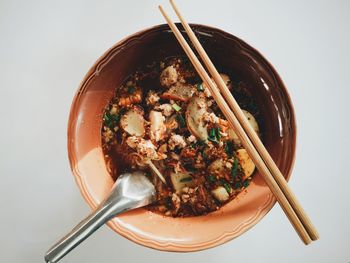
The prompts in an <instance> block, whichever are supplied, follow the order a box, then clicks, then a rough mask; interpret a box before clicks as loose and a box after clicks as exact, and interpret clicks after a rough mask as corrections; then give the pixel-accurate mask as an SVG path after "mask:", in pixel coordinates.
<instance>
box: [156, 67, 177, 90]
mask: <svg viewBox="0 0 350 263" xmlns="http://www.w3.org/2000/svg"><path fill="white" fill-rule="evenodd" d="M177 79H178V74H177V71H176V68H175V67H174V66H168V67H166V68H165V69H164V70H163V71H162V73H161V75H160V85H162V86H163V87H170V86H171V85H173V84H175V83H176V82H177Z"/></svg>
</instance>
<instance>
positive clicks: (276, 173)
mask: <svg viewBox="0 0 350 263" xmlns="http://www.w3.org/2000/svg"><path fill="white" fill-rule="evenodd" d="M170 4H171V6H172V7H173V9H174V11H175V13H176V14H177V16H178V18H179V19H180V21H181V24H182V25H183V27H184V29H185V31H186V33H187V35H188V36H189V38H190V39H191V41H192V44H193V45H194V47H195V49H196V50H197V52H198V54H199V55H200V57H201V58H202V60H203V62H204V64H205V65H206V67H207V69H208V71H209V73H210V74H211V76H212V77H213V79H214V81H215V83H216V85H217V87H219V89H220V91H221V92H222V94H223V96H224V98H225V99H226V101H227V103H228V105H229V106H230V108H231V109H232V111H233V113H234V114H235V115H236V117H237V119H238V121H239V122H240V124H241V125H242V126H243V129H244V131H245V132H246V133H247V135H248V137H249V138H250V140H251V141H252V143H253V144H254V146H255V148H256V149H257V151H258V153H259V154H260V156H261V157H262V159H263V160H264V162H265V164H266V165H267V167H268V169H269V170H270V171H271V173H272V175H273V177H274V179H275V180H276V181H277V183H278V185H279V187H280V188H281V190H282V191H283V193H284V195H285V196H286V198H287V199H288V201H289V203H290V204H291V206H292V207H293V209H294V211H295V213H296V214H297V216H298V217H299V219H300V221H301V222H302V224H303V225H304V227H305V229H306V231H307V232H308V234H309V236H310V237H311V240H317V239H318V238H319V234H318V233H317V230H316V228H315V227H314V226H313V224H312V223H311V220H310V218H309V217H308V216H307V214H306V212H305V211H304V209H303V208H302V206H301V204H300V203H299V201H298V200H297V198H296V196H295V195H294V193H293V192H292V190H291V189H290V187H289V186H288V184H287V181H286V179H285V178H284V176H283V175H282V173H281V171H280V170H279V169H278V167H277V165H276V163H275V162H274V161H273V159H272V158H271V156H270V154H269V153H268V151H267V150H266V148H265V147H264V145H263V143H262V142H261V140H260V138H259V136H258V135H257V134H256V133H255V132H254V130H253V128H252V127H251V126H250V124H249V122H248V120H247V118H246V117H245V116H244V114H243V112H242V110H241V108H240V107H239V105H238V103H237V102H236V100H235V99H234V97H233V96H232V94H231V92H230V91H229V89H228V88H227V86H226V84H225V82H224V81H223V80H222V78H221V77H220V74H219V72H218V71H217V70H216V68H215V66H214V64H213V63H212V61H211V59H210V58H209V56H208V54H207V53H206V52H205V50H204V48H203V47H202V45H201V44H200V42H199V40H198V38H197V37H196V35H195V34H194V32H193V30H192V29H191V27H190V26H189V24H188V23H187V22H186V20H185V19H184V18H183V16H182V15H181V13H180V11H179V9H178V8H177V6H176V5H175V2H174V0H170Z"/></svg>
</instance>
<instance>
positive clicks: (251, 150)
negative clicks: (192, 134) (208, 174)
mask: <svg viewBox="0 0 350 263" xmlns="http://www.w3.org/2000/svg"><path fill="white" fill-rule="evenodd" d="M159 9H160V11H161V13H162V15H163V16H164V18H165V19H166V21H167V23H168V24H169V26H170V28H171V30H172V31H173V32H174V34H175V36H176V38H177V40H178V41H179V43H180V45H181V46H182V48H183V49H184V51H185V53H186V54H187V56H188V57H189V59H190V60H191V62H192V64H193V66H194V67H195V69H196V70H197V72H198V74H199V75H200V77H201V78H202V80H203V81H204V82H205V83H206V84H207V85H208V87H209V89H210V92H211V93H212V95H213V98H214V99H215V100H216V102H217V103H218V106H219V107H220V109H221V111H222V112H223V114H224V115H225V117H226V118H227V120H228V122H229V123H230V125H231V126H232V127H234V129H235V130H236V131H237V135H238V137H239V138H240V139H241V141H242V144H243V146H244V148H245V149H246V150H247V152H248V154H249V155H250V156H251V158H252V160H253V161H254V163H255V164H256V166H257V168H258V169H259V171H260V172H261V173H262V175H263V177H264V179H265V181H266V183H267V185H268V186H269V188H270V189H271V191H272V193H273V194H274V195H275V197H276V199H277V201H278V202H279V203H280V205H281V207H282V209H283V210H284V212H285V213H286V215H287V217H288V218H289V220H290V222H291V223H292V225H293V227H294V228H295V230H296V231H297V233H298V234H299V236H300V238H301V239H302V240H303V242H304V243H305V244H309V243H310V242H311V239H310V236H309V235H308V233H307V232H306V230H305V228H304V226H303V224H302V223H301V221H300V220H299V218H298V216H297V215H296V213H295V212H294V210H293V208H292V207H291V205H290V203H289V202H288V200H287V199H286V197H285V196H284V194H283V192H282V190H281V189H280V188H279V186H278V184H277V182H276V181H275V180H274V178H273V176H272V174H271V173H270V171H269V170H268V168H267V167H266V165H265V163H264V162H263V160H262V159H261V157H260V155H259V154H258V152H257V151H256V149H255V147H254V145H253V144H252V142H251V141H250V139H249V137H248V136H247V135H246V134H245V132H244V130H243V128H242V126H241V125H240V123H239V121H238V120H237V118H236V116H235V115H234V114H233V113H232V111H231V109H230V108H229V106H228V105H227V103H226V101H225V100H224V99H223V97H222V96H221V94H220V92H219V91H218V90H217V89H216V87H215V85H214V83H213V82H212V81H211V79H210V77H209V75H208V74H207V72H206V71H205V69H204V68H203V66H202V65H201V64H200V62H199V60H198V58H197V57H196V55H195V54H194V53H193V51H192V50H191V48H190V47H189V45H188V44H187V42H186V40H185V39H184V38H183V36H182V35H181V33H180V31H179V30H178V29H177V27H176V26H175V24H174V23H173V22H172V20H171V19H170V18H169V16H168V15H167V14H166V13H165V12H164V10H163V9H162V7H161V6H159Z"/></svg>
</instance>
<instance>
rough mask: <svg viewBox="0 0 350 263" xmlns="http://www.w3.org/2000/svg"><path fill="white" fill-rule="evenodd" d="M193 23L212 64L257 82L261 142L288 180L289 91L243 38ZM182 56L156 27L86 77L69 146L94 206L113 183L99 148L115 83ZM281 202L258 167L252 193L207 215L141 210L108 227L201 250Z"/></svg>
mask: <svg viewBox="0 0 350 263" xmlns="http://www.w3.org/2000/svg"><path fill="white" fill-rule="evenodd" d="M178 26H179V28H180V29H181V30H182V32H183V29H182V27H181V26H180V25H178ZM192 28H193V29H194V31H195V32H196V33H197V36H198V37H199V40H200V42H201V43H202V45H203V46H204V48H205V50H206V51H207V52H208V55H209V57H211V58H212V60H213V62H214V64H215V65H216V66H217V67H218V68H223V69H225V72H226V73H229V74H231V75H235V76H238V78H239V79H241V80H243V81H245V82H246V83H248V84H249V86H250V87H251V92H252V93H253V94H254V97H255V98H256V100H257V104H258V106H259V107H260V110H261V113H262V118H263V119H264V123H263V127H262V130H263V131H264V133H263V142H264V144H265V146H266V148H267V149H268V151H269V152H270V154H271V156H272V157H273V159H274V160H275V162H276V163H277V165H278V167H279V168H280V170H281V171H282V173H283V174H284V175H285V176H286V178H287V179H289V176H290V174H291V171H292V167H293V162H294V159H295V143H296V125H295V117H294V110H293V106H292V103H291V100H290V97H289V95H288V92H287V89H286V87H285V86H284V84H283V82H282V80H281V78H280V77H279V76H278V74H277V72H276V70H275V69H274V68H273V66H272V65H271V64H270V63H269V62H268V61H267V60H266V59H265V58H264V57H263V56H262V55H261V54H260V53H259V52H258V51H257V50H256V49H254V48H253V47H251V46H249V45H248V44H247V43H245V42H244V41H242V40H241V39H239V38H237V37H235V36H233V35H231V34H229V33H226V32H224V31H222V30H219V29H216V28H212V27H209V26H204V25H192ZM176 55H177V56H178V55H180V56H184V53H183V51H182V49H181V48H180V46H179V44H178V42H177V41H176V39H175V37H174V35H173V33H172V32H171V31H170V29H169V27H168V26H167V25H159V26H155V27H152V28H149V29H145V30H143V31H140V32H138V33H135V34H133V35H131V36H129V37H127V38H125V39H123V40H122V41H120V42H118V43H117V44H115V45H114V46H113V47H112V48H110V49H109V50H108V51H106V52H105V53H104V54H103V55H102V56H101V57H100V58H99V59H98V60H97V62H96V63H95V64H94V65H93V66H92V67H91V69H90V70H89V71H88V73H87V74H86V76H85V77H84V79H83V81H82V82H81V85H80V87H79V89H78V91H77V93H76V95H75V97H74V100H73V104H72V107H71V112H70V118H69V127H68V152H69V159H70V165H71V168H72V171H73V174H74V176H75V179H76V182H77V184H78V187H79V189H80V191H81V193H82V195H83V197H84V199H85V200H86V202H87V203H88V205H89V206H90V207H91V208H92V209H93V208H95V207H96V206H97V204H98V203H100V201H101V200H102V199H103V198H104V197H105V196H106V195H107V193H108V192H109V190H110V188H111V187H112V185H113V180H112V178H111V176H110V175H109V173H108V172H107V169H106V165H105V161H104V157H103V152H102V149H101V135H100V130H101V125H102V113H103V110H104V108H105V107H106V105H107V104H108V102H109V101H110V99H111V98H112V97H113V94H114V92H115V89H116V88H117V87H118V86H119V85H120V84H121V83H122V82H123V80H124V79H125V78H126V77H127V76H128V75H130V74H131V73H133V72H134V71H135V70H136V68H137V67H139V66H141V65H146V64H148V63H150V62H152V61H154V60H158V59H161V58H164V57H168V56H176ZM275 202H276V201H275V198H274V197H273V195H272V194H271V192H270V190H269V188H268V187H267V186H266V184H265V182H264V180H263V179H262V176H261V175H260V174H259V173H258V172H256V174H255V176H254V178H253V180H252V183H251V185H250V186H249V188H248V189H247V191H246V192H243V193H242V194H240V195H239V196H238V198H236V199H234V200H233V201H231V202H229V203H228V204H226V205H225V206H223V207H222V208H220V209H219V210H218V211H216V212H213V213H210V214H208V215H205V216H198V217H189V218H171V217H165V216H162V215H160V214H155V213H152V212H150V211H148V210H147V209H144V208H142V209H137V210H134V211H131V212H128V213H125V214H123V215H120V216H118V217H115V218H114V219H113V220H111V221H110V222H109V223H108V226H109V227H110V228H111V229H113V230H114V231H115V232H117V233H118V234H120V235H122V236H124V237H126V238H128V239H130V240H132V241H134V242H136V243H138V244H141V245H144V246H147V247H151V248H154V249H159V250H166V251H182V252H184V251H197V250H202V249H207V248H210V247H214V246H217V245H220V244H223V243H225V242H227V241H229V240H231V239H233V238H235V237H238V236H239V235H241V234H242V233H244V232H245V231H247V230H248V229H250V228H251V227H253V226H254V225H255V224H257V223H258V222H259V221H260V220H261V218H262V217H264V216H265V215H266V213H267V212H268V211H269V210H270V209H271V208H272V206H273V205H274V204H275ZM282 217H283V215H281V218H282Z"/></svg>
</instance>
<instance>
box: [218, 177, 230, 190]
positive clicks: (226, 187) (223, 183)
mask: <svg viewBox="0 0 350 263" xmlns="http://www.w3.org/2000/svg"><path fill="white" fill-rule="evenodd" d="M220 184H221V185H222V186H223V187H224V188H225V189H226V191H227V193H229V194H230V193H231V186H230V184H229V183H228V182H226V180H225V179H223V178H221V179H220Z"/></svg>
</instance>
